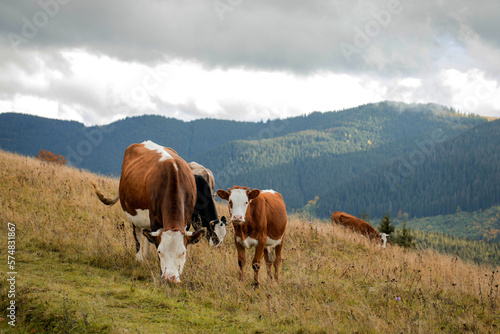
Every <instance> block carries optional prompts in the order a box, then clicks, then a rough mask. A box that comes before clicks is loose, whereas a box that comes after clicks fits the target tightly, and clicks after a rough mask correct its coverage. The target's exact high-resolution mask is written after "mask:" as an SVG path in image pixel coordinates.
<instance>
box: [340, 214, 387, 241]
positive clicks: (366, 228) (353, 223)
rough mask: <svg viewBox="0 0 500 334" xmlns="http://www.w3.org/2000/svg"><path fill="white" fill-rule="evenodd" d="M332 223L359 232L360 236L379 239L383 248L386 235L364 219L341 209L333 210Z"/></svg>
mask: <svg viewBox="0 0 500 334" xmlns="http://www.w3.org/2000/svg"><path fill="white" fill-rule="evenodd" d="M332 223H335V224H339V225H342V226H345V227H348V228H350V229H351V230H353V231H355V232H358V233H361V235H362V236H365V237H368V238H370V239H374V240H380V241H381V242H382V247H384V248H385V245H386V242H387V236H388V235H387V234H385V233H380V232H379V231H377V230H376V229H375V228H373V226H371V225H370V224H368V223H367V222H365V221H364V220H361V219H359V218H357V217H354V216H352V215H350V214H348V213H345V212H342V211H335V212H334V213H332Z"/></svg>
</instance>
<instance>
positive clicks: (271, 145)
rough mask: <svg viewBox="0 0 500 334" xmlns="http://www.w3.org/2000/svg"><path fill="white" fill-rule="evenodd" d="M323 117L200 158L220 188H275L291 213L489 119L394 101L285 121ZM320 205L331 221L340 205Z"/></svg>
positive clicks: (225, 147)
mask: <svg viewBox="0 0 500 334" xmlns="http://www.w3.org/2000/svg"><path fill="white" fill-rule="evenodd" d="M319 116H322V118H321V120H320V121H317V122H314V123H313V122H309V123H310V124H315V126H316V128H314V129H310V130H306V131H299V132H293V133H290V134H287V135H283V136H280V137H277V138H272V139H265V140H253V141H248V140H245V141H233V142H230V143H227V144H225V145H222V146H220V147H217V148H215V149H213V150H210V151H208V152H206V153H205V154H202V155H201V156H200V157H199V159H200V160H201V161H204V162H205V164H206V165H207V166H210V167H211V168H212V170H215V171H216V173H218V175H217V176H218V177H217V176H216V180H218V185H219V186H221V187H230V186H233V185H235V184H238V185H243V184H246V185H252V186H253V187H257V188H260V189H267V188H273V189H275V190H277V191H280V192H281V193H282V194H283V196H284V198H285V202H286V203H287V206H288V208H295V209H296V208H301V207H302V206H303V205H305V204H306V203H307V202H308V201H309V200H312V199H313V198H314V197H315V196H319V197H320V200H322V199H323V198H324V197H325V196H324V194H327V193H328V192H330V191H331V192H335V193H336V191H337V190H336V189H337V187H338V186H339V185H341V184H348V182H349V181H350V180H352V179H354V178H356V177H359V176H361V175H363V174H364V173H365V172H367V171H369V170H372V169H374V168H376V167H377V166H380V165H384V164H386V163H388V162H390V161H392V160H393V159H396V158H398V157H401V156H405V155H407V154H411V152H413V151H414V150H415V149H418V147H419V146H418V145H419V144H421V143H423V144H425V143H427V141H428V140H429V138H432V137H433V134H434V136H439V138H437V140H439V141H441V143H442V142H443V141H445V140H449V139H451V138H454V137H455V136H456V135H458V134H460V133H462V132H463V131H464V130H465V129H468V128H471V127H473V126H475V125H477V124H480V123H484V122H485V120H484V119H482V118H479V117H463V116H460V115H458V114H456V113H453V112H452V111H450V110H447V109H444V108H442V107H441V109H437V108H436V106H435V105H429V106H423V105H416V106H413V108H407V109H405V108H401V105H395V104H391V103H380V104H372V105H366V106H361V107H358V108H356V109H352V110H345V111H339V112H337V113H328V114H313V115H310V116H308V117H297V118H293V119H289V120H287V121H288V124H291V123H294V122H297V123H298V122H300V121H299V119H305V120H309V117H311V118H314V117H319ZM309 121H310V120H309ZM220 157H224V158H223V159H221V158H220ZM354 193H355V192H354ZM338 195H339V196H343V194H340V193H339V194H338ZM325 199H326V200H328V199H329V198H325ZM322 203H324V206H323V207H322V209H324V210H318V211H316V213H318V214H319V215H320V216H321V217H326V216H327V215H328V212H330V210H332V209H334V208H335V204H332V202H327V201H324V202H322ZM363 205H365V204H364V203H363ZM337 208H339V207H337ZM363 208H364V207H360V208H359V210H358V208H356V209H355V211H354V212H359V211H361V210H362V209H363ZM387 209H388V208H386V209H385V210H387Z"/></svg>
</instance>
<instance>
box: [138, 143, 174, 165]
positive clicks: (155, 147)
mask: <svg viewBox="0 0 500 334" xmlns="http://www.w3.org/2000/svg"><path fill="white" fill-rule="evenodd" d="M142 144H143V145H144V147H145V148H147V149H148V150H151V151H156V152H158V153H160V154H161V158H160V160H159V161H165V160H167V159H172V156H171V155H170V154H168V152H167V151H165V149H164V148H163V147H162V146H160V145H158V144H156V143H153V142H152V141H151V140H146V141H145V142H143V143H142Z"/></svg>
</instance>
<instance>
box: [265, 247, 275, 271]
mask: <svg viewBox="0 0 500 334" xmlns="http://www.w3.org/2000/svg"><path fill="white" fill-rule="evenodd" d="M270 256H271V254H270V248H269V247H266V248H264V259H266V266H267V276H269V278H270V279H273V274H272V273H271V269H272V267H273V262H272V261H271V259H270Z"/></svg>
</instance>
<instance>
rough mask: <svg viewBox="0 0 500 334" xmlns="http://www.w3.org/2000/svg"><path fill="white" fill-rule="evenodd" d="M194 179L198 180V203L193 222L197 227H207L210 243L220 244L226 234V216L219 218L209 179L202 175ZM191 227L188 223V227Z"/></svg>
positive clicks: (212, 244)
mask: <svg viewBox="0 0 500 334" xmlns="http://www.w3.org/2000/svg"><path fill="white" fill-rule="evenodd" d="M194 179H195V181H196V205H195V206H194V212H193V218H192V221H191V222H192V224H193V226H194V227H195V228H200V227H204V228H206V229H207V234H206V236H207V240H208V242H209V244H210V245H211V246H219V245H220V244H221V243H222V241H224V237H225V236H226V217H222V218H221V219H220V220H219V216H218V215H217V209H216V208H215V203H214V199H213V198H212V192H211V190H210V187H209V186H208V183H207V181H205V179H204V178H203V177H202V176H201V175H195V176H194ZM189 227H190V226H189V225H188V229H189Z"/></svg>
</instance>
